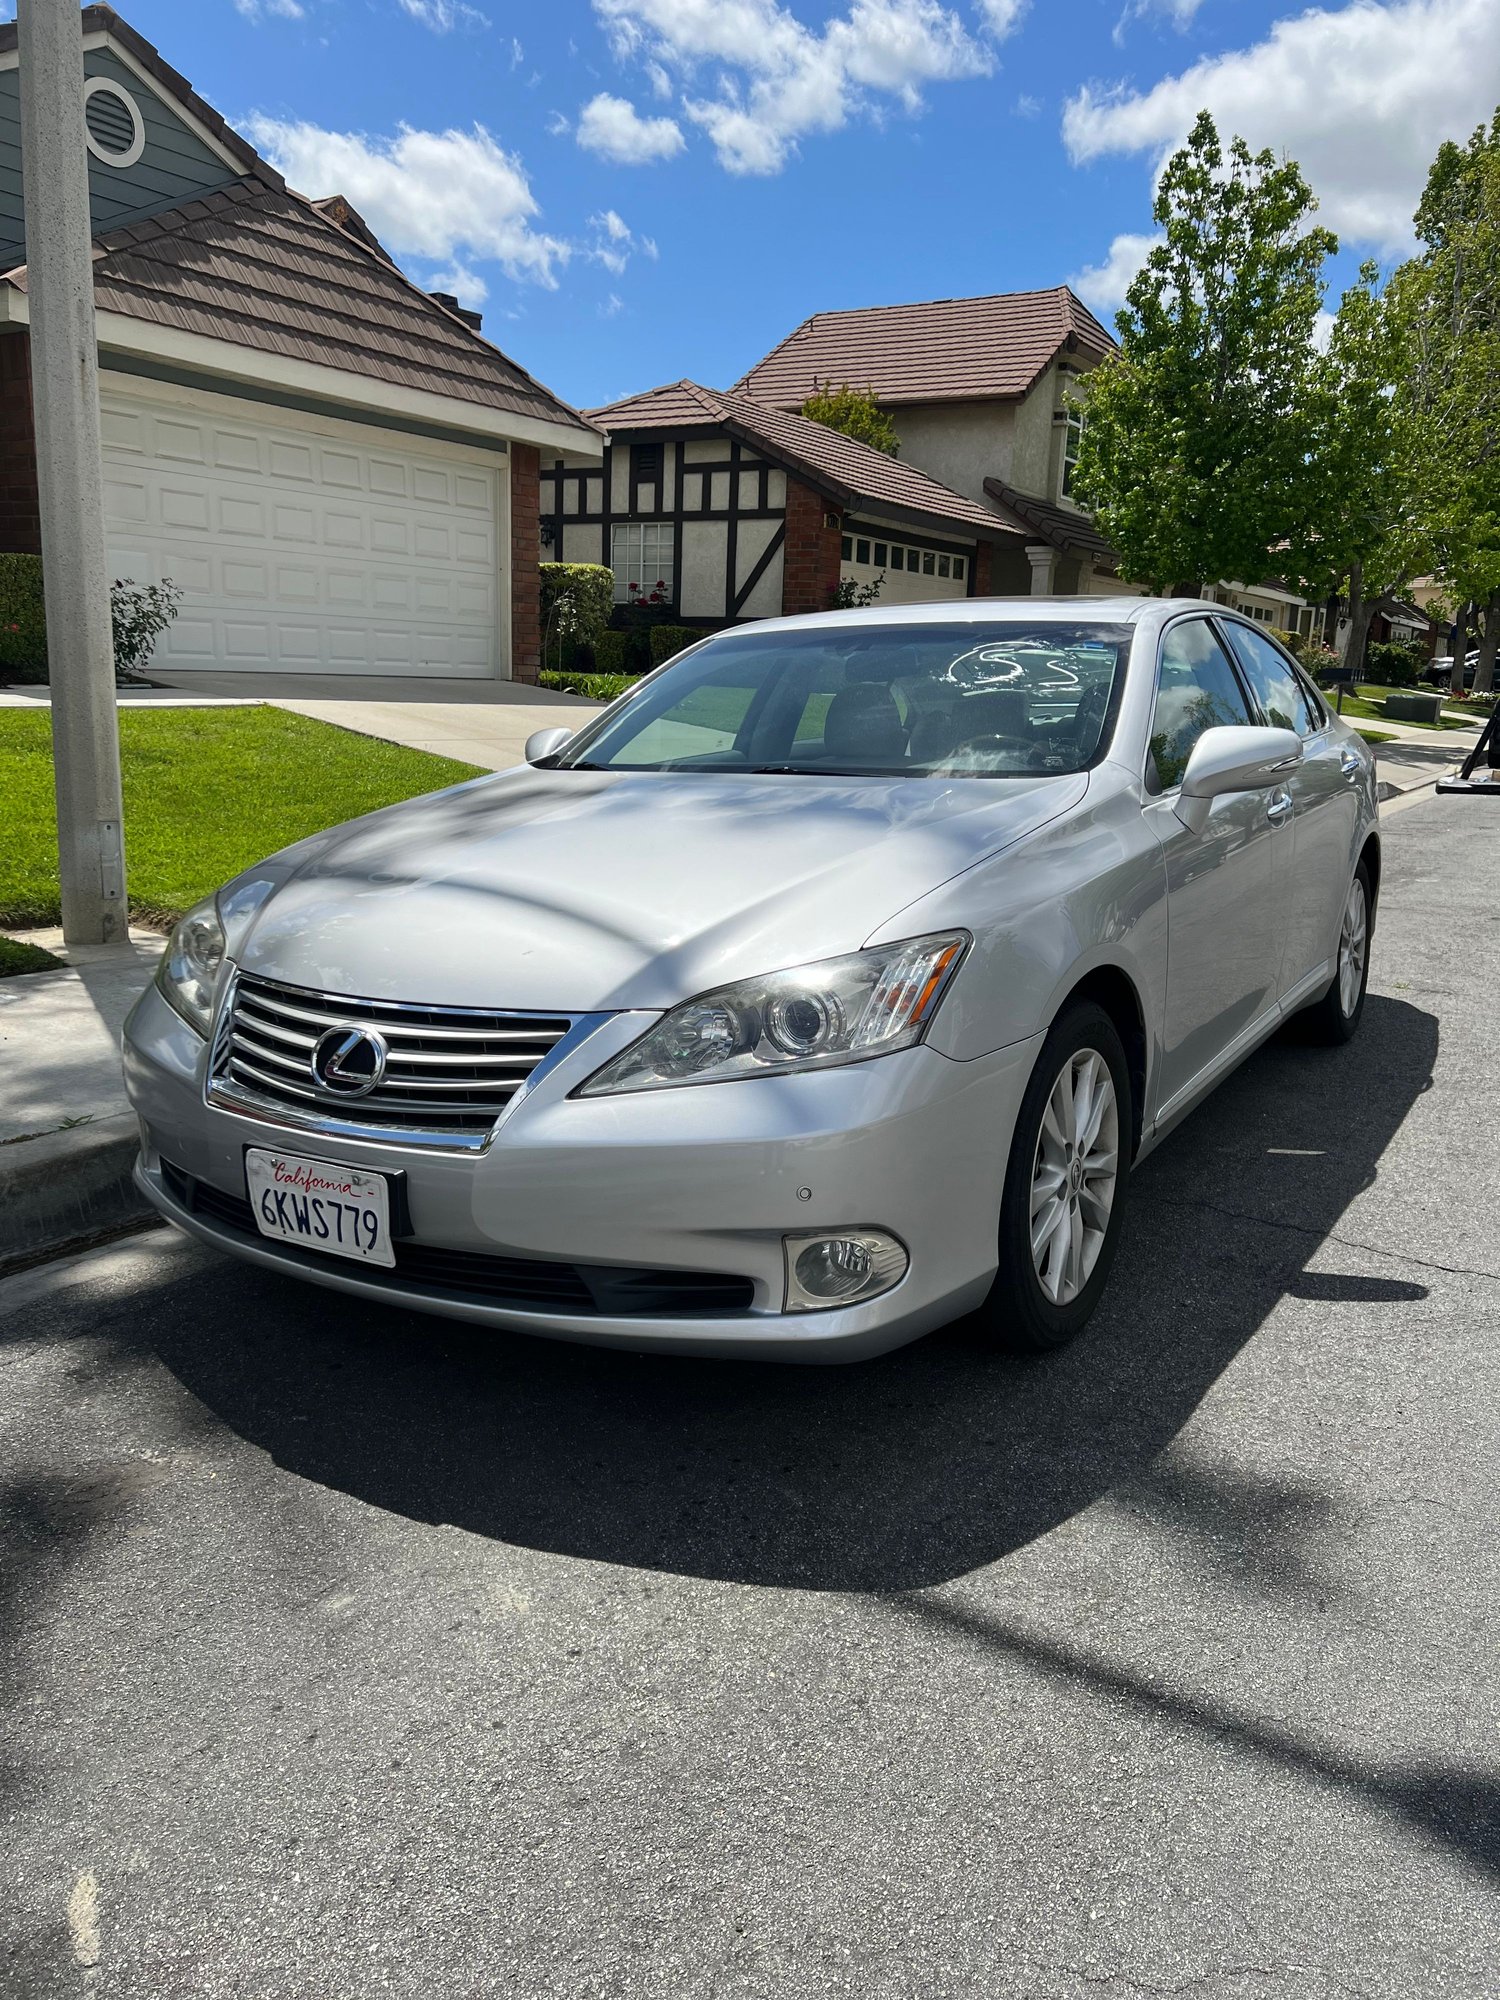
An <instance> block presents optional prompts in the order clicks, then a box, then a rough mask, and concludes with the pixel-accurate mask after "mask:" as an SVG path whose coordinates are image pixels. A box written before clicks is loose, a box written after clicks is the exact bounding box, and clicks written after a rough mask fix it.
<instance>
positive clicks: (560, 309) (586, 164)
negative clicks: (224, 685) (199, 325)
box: [0, 0, 1500, 405]
mask: <svg viewBox="0 0 1500 2000" xmlns="http://www.w3.org/2000/svg"><path fill="white" fill-rule="evenodd" d="M10 11H12V10H11V8H10V7H9V6H3V5H0V13H9V12H10ZM120 11H121V12H122V13H124V14H125V16H126V18H127V19H129V20H130V21H131V22H132V23H133V25H134V26H136V27H137V28H138V29H139V30H140V31H141V32H142V33H143V34H145V35H146V36H147V37H148V39H150V40H151V41H153V42H155V44H156V45H157V47H158V48H159V49H160V50H161V51H162V53H163V55H165V57H166V58H167V60H168V61H170V62H171V63H173V64H175V65H176V67H177V68H179V69H180V70H182V71H183V72H185V74H186V75H188V76H189V77H190V78H191V79H192V81H193V83H194V84H195V85H196V87H197V88H198V89H199V90H200V91H201V92H202V93H203V95H204V96H206V97H207V98H208V99H209V100H210V102H212V103H213V104H215V105H217V106H218V108H219V109H220V110H221V111H222V112H223V113H224V114H225V116H226V117H227V118H229V120H230V121H231V123H233V124H236V125H237V126H239V127H240V128H241V129H242V130H244V131H246V132H247V133H248V134H249V135H250V136H252V137H253V138H254V139H255V141H256V143H257V144H259V145H260V147H261V149H262V150H263V151H265V152H266V153H268V154H269V155H270V156H271V157H273V158H274V159H275V160H276V162H277V164H278V165H280V166H281V167H282V168H283V170H284V171H285V172H286V173H287V177H288V179H289V180H290V181H291V182H292V183H293V185H295V186H297V187H299V188H301V189H302V190H303V191H304V192H305V193H308V194H311V195H323V194H328V193H332V192H335V191H338V192H342V193H344V194H346V195H348V196H349V198H350V199H351V200H352V201H353V202H354V203H355V205H356V206H357V207H359V208H360V209H361V210H362V211H363V212H364V213H365V215H366V217H367V219H368V220H369V221H370V222H371V224H372V225H373V226H374V227H375V228H376V229H377V231H378V232H379V233H380V235H381V236H382V238H383V239H384V240H385V241H386V243H387V244H388V246H389V247H390V248H391V249H392V251H393V252H394V253H395V254H396V255H397V256H398V258H399V259H400V261H401V262H402V263H403V265H404V266H405V267H406V268H407V269H409V270H410V271H411V272H412V273H413V274H414V275H416V276H417V277H418V278H419V279H420V281H421V282H423V283H424V284H427V285H433V284H436V283H441V282H444V281H445V280H446V282H447V285H448V288H450V289H453V290H456V291H458V292H460V293H461V294H463V295H464V296H466V297H467V298H469V299H471V300H472V301H474V302H478V303H482V307H483V310H484V314H485V330H486V332H487V333H488V334H489V335H490V336H491V337H492V338H494V339H495V340H496V341H497V342H498V343H499V344H500V345H501V346H502V347H504V348H505V349H506V350H507V351H508V352H510V353H511V354H513V355H514V356H515V358H516V359H517V360H518V361H520V362H521V363H522V364H523V365H524V366H525V367H527V368H529V369H531V370H532V371H533V373H535V374H537V375H538V376H540V377H541V379H542V380H543V381H545V382H547V383H548V384H549V385H550V386H551V387H553V388H555V389H556V390H557V391H558V392H559V393H560V394H561V395H563V396H565V397H566V398H567V399H568V400H570V401H572V402H575V403H577V404H579V405H589V404H594V403H598V402H603V401H607V400H609V399H610V398H612V397H615V396H619V395H623V394H626V393H629V392H631V391H634V390H638V389H642V388H645V387H648V386H650V385H652V384H654V383H657V382H662V381H669V380H672V379H674V378H676V377H678V376H681V375H689V376H693V377H695V378H697V379H698V380H701V381H704V382H707V383H710V384H714V385H725V384H727V383H729V382H730V381H732V380H733V379H734V378H735V377H736V376H737V375H738V374H739V373H740V372H741V371H742V370H743V369H744V368H746V367H747V366H748V365H749V364H750V363H751V362H753V361H754V360H756V359H757V358H758V357H759V356H760V355H761V354H762V353H763V352H764V351H765V350H766V349H767V348H769V347H770V346H771V345H773V344H774V342H775V341H777V340H778V339H780V338H781V337H782V336H783V335H784V334H786V333H788V332H789V331H790V330H791V329H792V327H794V326H795V325H796V324H797V323H798V321H800V320H801V319H803V318H805V317H806V316H807V315H808V314H809V313H812V312H815V311H817V310H819V309H822V308H828V307H837V306H854V305H868V304H874V303H879V302H883V301H893V300H900V299H920V298H935V297H946V296H959V295H963V294H965V293H978V292H987V291H1006V290H1012V289H1018V288H1023V287H1028V286H1042V285H1051V284H1057V283H1060V282H1062V281H1064V280H1073V281H1075V282H1077V283H1078V284H1079V285H1080V288H1081V289H1082V290H1083V291H1084V294H1085V296H1086V297H1087V298H1088V299H1089V302H1090V303H1091V304H1092V305H1094V307H1095V308H1096V310H1099V311H1100V312H1101V313H1102V314H1104V315H1105V316H1106V317H1107V316H1108V314H1109V312H1110V311H1111V310H1112V308H1113V305H1114V304H1115V303H1116V302H1117V301H1118V297H1119V294H1120V292H1121V290H1122V289H1123V283H1124V280H1125V278H1126V277H1127V276H1128V273H1129V270H1130V269H1131V268H1132V266H1133V263H1134V262H1135V261H1138V259H1139V255H1140V252H1141V245H1142V243H1143V241H1144V239H1145V236H1146V234H1147V232H1148V231H1149V229H1150V226H1151V222H1150V193H1151V182H1152V175H1153V172H1154V169H1155V167H1156V165H1157V164H1158V162H1159V160H1160V159H1161V157H1162V156H1163V154H1164V153H1165V152H1166V151H1167V150H1169V149H1170V147H1171V145H1172V144H1173V143H1174V141H1175V140H1177V139H1178V138H1180V137H1181V135H1182V133H1183V132H1184V131H1185V130H1186V128H1187V126H1188V124H1189V123H1190V122H1191V119H1192V116H1193V114H1194V112H1196V110H1197V109H1198V107H1199V105H1200V104H1205V103H1206V104H1208V105H1209V106H1210V107H1211V108H1213V109H1214V111H1215V112H1216V114H1217V115H1218V116H1219V119H1220V123H1221V127H1222V128H1231V127H1232V128H1233V129H1236V130H1240V131H1243V132H1244V133H1245V135H1246V137H1247V138H1249V139H1250V140H1251V142H1252V143H1253V144H1255V145H1257V146H1259V145H1270V146H1273V147H1275V148H1277V149H1278V150H1282V149H1284V150H1286V151H1289V152H1290V153H1292V154H1293V155H1294V156H1295V157H1297V158H1299V159H1300V160H1301V161H1302V163H1303V165H1304V168H1305V170H1306V171H1307V172H1308V175H1309V178H1310V179H1311V180H1312V181H1313V183H1314V186H1315V187H1316V189H1317V191H1318V193H1319V195H1320V197H1321V198H1322V202H1323V214H1324V219H1325V220H1327V221H1328V222H1329V223H1330V224H1331V226H1332V227H1334V228H1335V229H1336V230H1337V231H1338V232H1339V234H1340V236H1341V237H1342V238H1343V239H1344V240H1345V242H1346V244H1347V245H1348V246H1349V252H1348V254H1347V255H1346V256H1345V257H1344V258H1343V259H1341V263H1340V270H1341V272H1342V271H1347V270H1349V269H1351V268H1352V265H1353V263H1354V262H1355V261H1357V256H1358V255H1359V254H1371V253H1374V254H1377V255H1380V256H1382V257H1383V258H1386V259H1387V260H1389V259H1391V258H1393V257H1395V256H1397V255H1399V254H1400V252H1401V250H1402V248H1403V245H1404V242H1405V232H1406V229H1407V225H1408V223H1409V218H1410V213H1411V209H1412V206H1413V204H1414V202H1415V199H1416V196H1417V194H1418V193H1419V191H1420V187H1421V183H1422V179H1423V175H1424V171H1425V166H1426V163H1427V161H1428V160H1429V159H1430V157H1431V155H1432V153H1433V152H1434V150H1435V149H1436V146H1437V144H1438V142H1439V141H1440V140H1441V139H1442V138H1443V137H1445V136H1449V135H1452V136H1465V135H1466V134H1467V132H1468V131H1469V130H1470V129H1472V127H1473V125H1474V124H1475V123H1477V122H1478V120H1479V119H1480V118H1482V117H1486V116H1487V115H1488V114H1489V112H1490V111H1491V110H1492V109H1493V107H1494V106H1495V104H1496V102H1497V101H1500V0H1350V4H1345V5H1329V6H1325V7H1323V8H1317V9H1312V10H1304V9H1301V8H1295V7H1285V6H1277V5H1273V4H1266V0H1068V4H1066V5H1060V4H1057V0H953V4H952V5H951V6H949V5H944V4H940V0H555V4H553V5H551V6H550V7H538V6H536V5H534V4H532V5H528V6H526V7H518V6H515V5H513V4H509V0H474V4H472V5H465V4H461V0H120Z"/></svg>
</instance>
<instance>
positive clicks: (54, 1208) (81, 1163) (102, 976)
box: [0, 930, 163, 1271]
mask: <svg viewBox="0 0 1500 2000" xmlns="http://www.w3.org/2000/svg"><path fill="white" fill-rule="evenodd" d="M8 935H12V936H16V935H19V936H21V937H22V938H24V939H25V940H26V941H27V942H29V943H32V944H39V945H41V946H43V948H44V949H46V950H48V951H51V952H53V953H55V954H56V955H57V956H58V957H60V958H64V959H65V960H66V963H65V964H64V965H63V966H62V968H61V969H59V970H58V971H56V972H33V973H27V974H25V975H24V976H23V977H20V978H15V979H0V1271H3V1270H5V1269H7V1268H9V1267H13V1266H15V1265H17V1264H20V1263H26V1262H29V1261H30V1260H31V1259H32V1258H34V1257H37V1256H39V1255H41V1254H43V1253H44V1252H54V1251H56V1250H58V1249H61V1248H64V1247H66V1246H67V1245H69V1244H74V1243H83V1242H87V1241H89V1240H90V1239H91V1238H94V1237H97V1236H100V1235H103V1234H105V1233H107V1232H108V1231H110V1230H113V1229H118V1228H121V1227H123V1226H124V1225H126V1224H128V1223H131V1222H134V1221H137V1220H140V1219H143V1218H144V1216H145V1214H146V1208H145V1204H144V1203H143V1202H142V1201H141V1200H140V1198H139V1197H138V1196H137V1195H136V1193H135V1190H134V1188H133V1187H132V1186H131V1182H130V1169H131V1166H132V1164H133V1163H134V1160H135V1153H136V1144H137V1130H136V1122H135V1117H134V1115H133V1113H132V1112H131V1111H130V1109H129V1106H128V1105H127V1104H126V1101H125V1089H124V1085H123V1083H122V1081H121V1077H120V1027H121V1024H122V1022H123V1021H124V1019H125V1016H126V1015H127V1014H128V1013H129V1011H130V1009H131V1007H132V1006H133V1005H134V1003H135V999H136V996H137V994H139V993H141V992H142V991H143V990H144V989H145V987H146V986H147V984H148V983H149V981H150V979H151V976H152V974H153V972H154V971H155V969H156V964H157V960H158V959H159V958H160V957H161V953H162V944H163V940H162V939H161V938H160V937H157V936H155V935H153V934H152V933H151V932H148V931H136V932H133V933H132V935H131V942H130V943H129V944H125V945H95V946H92V947H82V948H73V949H69V947H67V946H65V945H64V944H63V942H62V933H61V932H60V931H55V930H44V931H26V932H20V933H15V932H12V933H8Z"/></svg>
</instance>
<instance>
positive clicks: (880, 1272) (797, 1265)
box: [783, 1229, 908, 1312]
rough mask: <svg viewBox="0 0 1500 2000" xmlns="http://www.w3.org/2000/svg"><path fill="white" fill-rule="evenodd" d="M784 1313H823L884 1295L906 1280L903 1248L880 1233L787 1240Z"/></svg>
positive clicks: (842, 1232)
mask: <svg viewBox="0 0 1500 2000" xmlns="http://www.w3.org/2000/svg"><path fill="white" fill-rule="evenodd" d="M783 1241H784V1244H785V1249H786V1309H787V1311H788V1312H827V1311H828V1310H829V1308H830V1307H833V1306H850V1305H857V1304H858V1303H859V1301H860V1300H862V1299H872V1298H874V1297H875V1296H876V1294H877V1293H880V1292H888V1291H889V1290H890V1288H891V1286H892V1285H894V1284H896V1283H898V1282H899V1280H900V1279H902V1278H904V1277H905V1276H906V1267H907V1262H908V1259H907V1255H906V1250H905V1247H904V1245H902V1244H900V1243H898V1242H897V1240H896V1238H895V1237H894V1236H888V1235H887V1234H886V1233H885V1231H884V1230H883V1229H841V1230H839V1231H837V1232H836V1233H834V1234H831V1235H830V1234H824V1233H821V1232H820V1233H816V1234H815V1233H813V1232H812V1231H808V1232H807V1233H806V1234H805V1235H799V1236H788V1237H785V1238H784V1239H783Z"/></svg>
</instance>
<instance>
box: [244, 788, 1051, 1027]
mask: <svg viewBox="0 0 1500 2000" xmlns="http://www.w3.org/2000/svg"><path fill="white" fill-rule="evenodd" d="M1087 789H1088V779H1087V777H1086V776H1085V775H1074V776H1068V777H1039V778H1035V779H1032V778H1005V779H965V780H958V781H954V782H945V781H943V780H939V779H932V778H927V779H913V780H907V781H903V780H900V779H889V778H884V779H878V778H874V779H859V778H815V777H804V776H801V775H796V776H791V775H788V776H759V777H757V776H744V777H736V776H725V775H722V774H715V775H714V776H712V777H710V776H707V775H698V774H694V773H687V772H667V773H662V772H586V771H545V770H534V769H531V768H529V767H528V768H523V769H520V770H517V771H508V772H503V773H501V774H500V775H499V776H497V777H493V778H482V779H477V780H475V781H473V782H472V783H470V784H466V785H459V786H455V787H454V788H452V789H451V790H449V791H445V792H436V793H432V794H430V795H429V796H428V797H425V798H420V799H412V800H409V801H408V802H406V803H405V804H403V805H399V806H392V807H389V808H387V809H386V810H385V811H383V812H379V813H374V814H371V815H370V816H369V817H368V818H366V819H361V820H355V821H352V822H351V823H350V824H349V825H347V826H344V827H338V828H335V829H334V830H333V831H332V832H331V833H329V834H325V835H322V836H319V837H317V838H315V839H314V840H312V841H310V842H303V843H301V844H300V845H299V846H298V847H297V848H293V849H290V850H288V851H287V853H286V855H284V856H283V857H280V860H281V862H282V863H283V866H281V867H278V865H277V863H276V861H273V862H271V863H269V864H266V865H265V866H263V867H262V868H261V869H258V870H253V871H251V875H250V877H246V878H241V881H242V883H244V882H253V881H254V880H257V879H258V880H259V881H260V882H262V883H264V882H266V881H270V882H271V883H272V884H274V886H273V887H272V889H271V893H270V894H269V895H268V896H266V898H265V900H264V901H263V902H261V904H260V908H259V911H258V913H257V915H256V916H255V918H254V920H253V922H252V924H251V927H250V929H249V932H248V934H247V935H243V936H240V937H236V936H235V935H234V934H233V932H232V933H231V937H230V948H231V951H232V953H233V955H234V956H235V957H236V959H237V960H238V962H239V964H240V965H242V966H243V967H244V968H245V969H246V970H247V971H250V972H256V973H260V974H262V975H264V976H265V977H267V978H273V979H281V980H285V981H287V982H288V983H289V984H292V985H297V986H310V987H320V988H322V989H323V990H325V991H327V992H337V993H352V994H357V995H359V996H360V997H362V998H369V999H389V1000H417V1001H426V1002H430V1003H432V1004H434V1005H444V1006H493V1007H514V1008H522V1009H539V1010H544V1011H549V1012H550V1011H557V1012H563V1013H579V1012H590V1013H593V1012H602V1011H606V1010H609V1009H613V1008H636V1007H639V1008H659V1007H664V1006H670V1005H672V1004H674V1003H675V1002H677V1001H679V1000H682V999H684V998H686V997H687V996H688V995H690V994H692V993H697V992H702V991H704V990H705V989H706V988H708V987H712V986H717V985H721V984H723V983H724V982H725V981H727V980H731V979H737V978H743V977H747V976H750V975H752V974H755V973H760V972H768V971H774V970H776V969H777V968H778V967H781V966H788V965H797V964H801V963H803V962H805V961H807V960H810V959H817V958H826V957H830V956H833V955H835V954H837V953H839V952H846V951H856V950H858V949H859V947H860V946H861V945H863V944H864V943H865V941H866V940H867V939H868V938H869V937H870V936H871V934H872V933H873V932H874V931H876V930H878V929H879V928H880V927H881V926H883V925H886V924H888V923H889V922H890V921H891V920H892V919H893V918H895V917H896V915H897V914H898V913H899V912H900V911H901V910H902V909H903V908H904V907H905V906H906V905H907V904H908V903H910V902H912V901H914V900H915V899H916V898H918V897H920V896H924V895H926V894H928V893H929V892H930V891H931V890H933V889H935V888H937V887H938V886H939V885H940V884H941V883H943V882H945V881H947V880H948V879H949V878H950V877H951V876H953V875H956V874H958V873H960V872H961V871H962V870H963V869H965V868H968V867H971V866H972V865H973V864H974V863H975V862H976V861H978V860H981V859H982V858H983V857H984V856H986V855H989V854H994V853H996V852H998V851H999V850H1000V849H1001V848H1004V847H1008V846H1009V845H1010V844H1011V843H1012V842H1014V841H1016V840H1019V839H1021V838H1022V837H1023V836H1024V835H1025V834H1027V833H1029V832H1030V831H1032V830H1033V829H1034V828H1036V827H1038V826H1041V825H1044V824H1045V823H1046V822H1047V821H1048V820H1051V819H1053V818H1055V817H1056V816H1057V815H1058V814H1059V813H1061V812H1064V811H1066V810H1067V809H1068V808H1069V807H1070V806H1072V805H1075V804H1076V803H1077V802H1078V801H1079V800H1080V799H1081V798H1082V797H1083V795H1084V793H1085V791H1086V790H1087ZM261 893H264V892H263V891H262V892H261ZM897 934H898V935H899V933H897Z"/></svg>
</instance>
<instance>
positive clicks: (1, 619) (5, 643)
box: [0, 555, 47, 681]
mask: <svg viewBox="0 0 1500 2000" xmlns="http://www.w3.org/2000/svg"><path fill="white" fill-rule="evenodd" d="M46 678H47V614H46V611H45V610H44V609H43V606H42V559H41V557H40V556H22V555H0V680H7V681H44V680H45V679H46Z"/></svg>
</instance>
